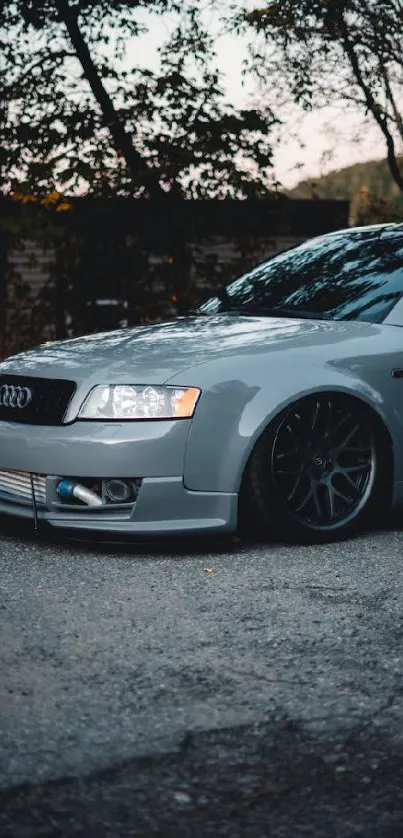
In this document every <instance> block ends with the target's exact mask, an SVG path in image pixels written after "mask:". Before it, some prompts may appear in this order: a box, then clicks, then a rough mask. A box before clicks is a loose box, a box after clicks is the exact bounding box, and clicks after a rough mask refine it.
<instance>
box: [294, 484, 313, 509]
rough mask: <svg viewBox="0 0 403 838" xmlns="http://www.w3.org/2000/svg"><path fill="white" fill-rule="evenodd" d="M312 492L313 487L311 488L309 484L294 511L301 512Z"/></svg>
mask: <svg viewBox="0 0 403 838" xmlns="http://www.w3.org/2000/svg"><path fill="white" fill-rule="evenodd" d="M312 494H313V489H312V486H311V485H310V486H309V489H308V491H307V492H306V493H305V495H304V497H303V499H302V501H301V502H300V504H299V506H297V507H296V509H295V510H294V512H302V510H303V509H305V507H306V505H307V503H309V501H310V500H311V497H312Z"/></svg>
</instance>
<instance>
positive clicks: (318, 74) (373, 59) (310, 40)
mask: <svg viewBox="0 0 403 838" xmlns="http://www.w3.org/2000/svg"><path fill="white" fill-rule="evenodd" d="M233 24H234V21H233ZM235 27H236V28H237V30H238V31H243V32H247V33H248V34H249V35H250V34H251V33H252V42H251V56H252V63H253V67H254V70H255V71H256V72H257V73H258V75H260V78H261V79H264V80H265V81H266V91H267V95H268V96H270V89H268V88H267V79H270V85H271V91H273V90H276V93H277V94H278V95H280V96H283V97H284V95H287V94H291V97H292V100H293V101H294V102H297V103H298V104H300V105H302V106H303V108H305V109H306V110H311V109H319V108H321V107H323V106H324V105H328V104H332V103H338V104H340V103H342V104H346V105H353V106H354V107H355V108H357V107H358V108H359V109H361V111H362V113H363V114H365V115H368V114H369V115H370V116H371V117H372V119H373V120H374V121H375V123H376V125H377V126H378V128H379V129H380V131H381V132H382V135H383V137H384V140H385V146H386V153H387V160H388V165H389V168H390V171H391V174H392V177H393V179H394V181H395V183H396V184H397V186H398V187H399V189H400V190H401V191H402V192H403V172H402V169H401V167H400V165H399V159H398V158H399V151H400V150H401V146H402V143H403V108H402V105H403V98H402V94H403V39H402V30H403V2H401V0H299V2H295V0H273V1H272V2H269V3H268V4H267V5H265V6H264V7H262V8H259V9H255V10H253V11H250V10H247V9H244V10H242V11H241V12H239V10H238V12H237V15H236V19H235Z"/></svg>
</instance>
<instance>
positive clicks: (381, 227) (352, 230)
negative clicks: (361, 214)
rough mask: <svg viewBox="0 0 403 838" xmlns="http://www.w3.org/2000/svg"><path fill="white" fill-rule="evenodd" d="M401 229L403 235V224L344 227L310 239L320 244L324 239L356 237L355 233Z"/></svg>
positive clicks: (392, 222)
mask: <svg viewBox="0 0 403 838" xmlns="http://www.w3.org/2000/svg"><path fill="white" fill-rule="evenodd" d="M396 229H400V230H401V232H402V233H403V223H402V222H399V221H397V222H395V221H389V222H383V223H382V224H366V225H363V226H357V227H343V228H342V229H341V230H332V231H331V232H330V233H322V234H321V235H320V236H314V237H312V238H311V239H308V240H307V241H309V242H319V241H322V240H323V239H329V238H333V237H336V236H341V235H343V236H345V235H354V233H373V232H375V231H377V230H378V231H379V232H380V233H381V232H383V231H385V232H388V231H389V230H396Z"/></svg>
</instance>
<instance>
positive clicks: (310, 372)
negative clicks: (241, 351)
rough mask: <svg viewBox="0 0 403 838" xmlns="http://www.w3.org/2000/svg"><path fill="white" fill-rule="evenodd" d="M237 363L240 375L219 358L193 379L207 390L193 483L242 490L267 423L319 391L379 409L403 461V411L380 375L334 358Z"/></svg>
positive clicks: (188, 470)
mask: <svg viewBox="0 0 403 838" xmlns="http://www.w3.org/2000/svg"><path fill="white" fill-rule="evenodd" d="M233 366H234V367H235V368H236V373H237V374H236V377H233V378H229V377H227V378H226V379H225V378H223V376H222V372H223V371H222V370H221V371H220V369H219V368H220V364H219V363H217V364H215V365H214V366H213V365H210V364H207V365H205V366H204V367H203V368H199V369H198V370H197V369H195V375H194V376H193V378H192V382H191V383H192V385H194V386H198V387H200V388H201V390H202V395H201V398H200V400H199V403H198V405H197V409H196V413H195V416H194V419H193V422H192V426H191V430H190V434H189V438H188V443H187V449H186V454H185V467H184V481H185V485H186V487H187V488H188V489H192V490H194V491H212V492H237V491H239V488H240V485H241V481H242V475H243V472H244V469H245V466H246V463H247V461H248V459H249V456H250V454H251V452H252V450H253V448H254V446H255V444H256V442H257V440H258V439H259V437H260V436H261V434H262V432H263V431H264V429H265V428H266V427H267V426H268V425H269V424H270V422H271V421H272V420H273V419H274V418H275V417H276V416H277V415H278V414H279V413H280V412H281V411H282V410H283V409H284V408H286V407H287V406H288V405H291V404H292V403H294V402H295V401H297V400H298V399H300V398H303V397H304V396H307V395H311V394H312V393H319V392H342V393H346V395H351V396H354V397H355V398H359V399H361V400H362V401H363V402H364V403H366V404H367V405H369V406H370V407H371V408H372V409H373V410H375V411H376V412H377V413H378V415H379V416H380V418H381V419H382V421H383V422H384V424H386V426H388V427H389V431H390V432H391V434H392V438H393V442H394V445H396V447H397V448H398V458H400V462H402V463H403V450H402V440H403V424H402V413H401V412H400V411H391V410H388V405H387V403H385V399H384V395H382V394H381V388H379V389H378V386H377V385H378V383H379V382H378V378H377V377H376V376H375V379H376V381H371V380H368V379H365V378H363V377H362V368H361V369H360V373H361V374H360V375H359V374H358V369H357V365H356V364H352V366H351V367H345V368H343V369H341V368H340V366H339V365H334V364H332V363H324V364H318V363H316V362H315V363H312V364H309V363H306V364H303V363H301V360H300V359H299V362H298V364H297V365H295V366H294V367H293V368H290V364H289V360H288V363H287V365H285V364H282V363H281V361H279V362H278V363H276V365H275V367H274V365H273V366H272V364H270V366H271V370H270V367H268V368H267V370H266V371H265V374H264V375H262V370H261V369H260V370H258V369H253V368H251V364H250V361H248V362H246V363H245V362H244V361H243V360H242V359H240V361H239V363H238V364H236V365H235V364H234V365H233ZM274 368H275V373H274ZM370 378H371V376H369V379H370ZM380 381H382V379H380ZM391 381H392V379H391ZM177 383H179V382H177ZM402 386H403V385H402ZM391 425H392V427H391Z"/></svg>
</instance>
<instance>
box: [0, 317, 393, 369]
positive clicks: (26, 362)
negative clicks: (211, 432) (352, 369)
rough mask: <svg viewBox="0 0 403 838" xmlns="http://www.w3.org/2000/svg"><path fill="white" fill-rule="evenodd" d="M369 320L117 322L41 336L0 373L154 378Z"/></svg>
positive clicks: (343, 333)
mask: <svg viewBox="0 0 403 838" xmlns="http://www.w3.org/2000/svg"><path fill="white" fill-rule="evenodd" d="M357 330H358V331H359V332H360V334H361V336H364V335H365V334H366V333H367V334H368V335H369V334H373V333H374V331H376V330H377V327H376V326H374V325H373V324H370V323H357V322H351V321H349V322H346V321H320V320H298V319H288V318H287V319H285V318H276V317H250V316H237V315H236V316H234V315H217V316H208V317H187V318H178V319H176V320H173V321H171V322H168V323H163V324H155V325H152V326H140V327H137V328H134V329H119V330H118V331H114V332H105V333H102V334H96V335H88V336H85V337H79V338H73V339H71V340H64V341H56V342H52V343H47V344H43V345H42V346H39V347H37V348H36V349H32V350H29V351H27V352H24V353H21V354H19V355H15V356H13V357H11V358H8V359H7V360H6V361H3V363H2V364H0V374H1V373H7V374H10V373H15V374H16V375H17V374H18V375H24V374H25V375H30V376H38V377H44V378H64V379H72V380H74V381H77V382H81V381H87V380H88V379H92V380H94V381H99V382H105V383H106V382H111V383H120V382H125V381H126V382H127V381H131V382H134V383H138V384H140V383H148V384H158V383H163V382H164V381H167V380H169V379H170V378H172V377H173V376H175V375H177V374H178V373H180V372H182V371H183V370H185V369H187V368H191V367H195V366H198V365H199V364H203V363H206V362H208V361H211V360H214V359H215V358H222V357H223V356H226V357H230V356H235V355H240V354H241V355H244V354H251V355H252V354H255V353H260V352H262V351H265V352H268V351H270V350H275V351H278V350H280V349H281V348H286V347H287V348H289V347H290V343H291V344H293V345H294V346H295V348H302V347H304V346H305V347H306V346H313V345H315V344H318V343H326V342H331V343H334V342H335V341H336V342H338V341H339V340H344V339H346V337H348V336H349V335H351V333H352V332H353V333H356V332H357Z"/></svg>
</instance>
